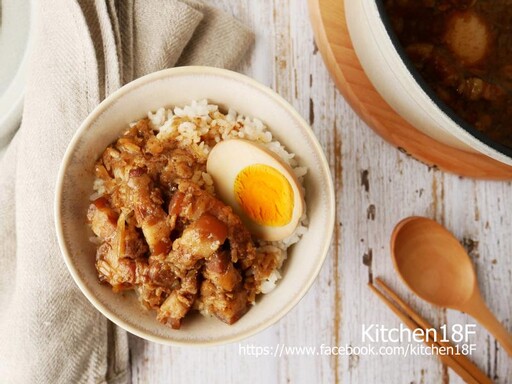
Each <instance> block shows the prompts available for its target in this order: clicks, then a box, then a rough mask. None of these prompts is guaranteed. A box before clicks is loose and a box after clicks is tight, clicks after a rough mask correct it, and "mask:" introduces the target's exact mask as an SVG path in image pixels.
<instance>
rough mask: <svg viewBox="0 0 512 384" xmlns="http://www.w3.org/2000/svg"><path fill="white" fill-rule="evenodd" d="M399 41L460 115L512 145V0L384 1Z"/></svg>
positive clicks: (483, 131) (486, 132)
mask: <svg viewBox="0 0 512 384" xmlns="http://www.w3.org/2000/svg"><path fill="white" fill-rule="evenodd" d="M383 3H384V7H385V9H386V12H387V14H388V16H389V18H390V20H391V25H392V28H393V30H394V31H395V33H396V35H397V37H398V40H399V41H400V43H401V45H402V46H403V48H404V49H405V51H406V53H407V55H408V56H409V58H410V59H411V61H412V62H413V64H414V66H415V67H416V69H417V70H418V71H419V73H420V74H421V76H422V77H423V79H424V80H425V81H426V83H427V84H428V85H429V86H430V87H431V88H432V90H433V91H434V92H435V93H436V94H437V96H438V97H439V98H440V99H441V100H442V101H443V102H444V103H445V104H447V105H448V106H449V107H450V108H451V109H452V110H453V111H454V112H455V113H456V114H457V115H458V116H460V117H461V118H462V119H463V120H465V121H466V122H467V123H469V124H471V125H472V126H474V127H475V128H476V129H477V130H479V131H480V132H482V133H484V134H485V135H487V136H488V137H489V138H491V139H492V140H494V141H496V142H498V143H500V144H503V145H505V146H507V147H510V148H512V0H383Z"/></svg>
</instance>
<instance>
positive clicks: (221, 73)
mask: <svg viewBox="0 0 512 384" xmlns="http://www.w3.org/2000/svg"><path fill="white" fill-rule="evenodd" d="M203 98H207V99H208V100H209V102H211V103H214V104H218V105H220V106H221V107H222V108H227V107H230V108H234V109H235V110H237V111H238V112H239V113H242V114H245V115H249V116H253V117H257V118H259V119H261V120H262V121H263V122H264V123H266V124H267V125H268V126H269V128H270V130H271V131H272V133H273V135H274V136H275V137H276V138H277V139H278V140H280V141H281V143H282V144H283V145H285V146H286V147H287V149H288V150H289V151H291V152H294V153H295V154H296V156H297V158H298V159H299V161H300V163H301V165H304V166H306V167H308V174H307V176H306V178H305V182H304V183H305V188H306V196H305V198H306V203H307V213H308V217H309V230H308V232H307V234H306V235H305V236H304V237H303V238H302V239H301V241H300V242H298V243H297V244H295V245H294V246H293V247H292V248H290V249H289V252H288V259H287V260H286V262H285V265H284V267H283V278H282V279H281V280H280V281H279V282H278V284H277V286H276V288H275V289H274V290H273V291H272V292H271V293H269V294H267V295H263V296H260V297H259V299H258V300H257V303H256V305H254V306H253V307H252V308H251V309H250V310H249V312H248V313H247V314H246V315H245V316H244V317H242V318H241V319H240V320H239V321H238V322H237V323H235V324H233V325H226V324H224V323H222V322H221V321H220V320H218V319H216V318H206V317H203V316H200V315H198V314H189V316H187V318H186V319H185V321H184V322H183V325H182V328H181V329H180V330H173V329H170V328H168V327H166V326H164V325H162V324H160V323H158V321H157V320H156V317H155V312H152V311H145V310H143V309H142V307H141V305H140V304H139V302H138V301H137V298H136V296H135V294H134V293H133V292H126V293H124V294H122V295H121V294H114V293H113V292H112V291H111V289H110V287H108V286H105V285H101V284H99V282H98V278H97V275H96V269H95V266H94V260H95V251H96V246H95V245H94V244H92V243H91V242H90V241H89V238H90V237H91V236H92V232H91V230H90V229H89V227H88V225H87V223H86V212H87V208H88V205H89V196H90V195H91V194H92V192H93V190H92V186H93V180H94V164H95V162H96V159H97V158H98V157H99V155H100V154H101V153H102V151H103V150H104V149H105V148H106V147H107V146H108V145H109V144H110V143H112V142H113V141H114V140H115V139H116V138H118V137H119V136H120V135H121V134H122V133H123V132H124V131H125V130H126V129H127V127H128V124H129V123H130V122H132V121H135V120H138V119H140V118H143V117H145V116H146V115H147V111H149V110H156V109H158V108H159V107H161V106H175V105H178V106H183V105H185V104H189V103H190V102H191V101H192V100H199V99H203ZM334 211H335V206H334V190H333V184H332V180H331V175H330V172H329V167H328V164H327V161H326V159H325V156H324V154H323V152H322V148H321V147H320V145H319V143H318V141H317V140H316V138H315V136H314V134H313V132H312V131H311V129H310V127H309V126H308V124H307V123H306V122H305V121H304V120H303V119H302V118H301V116H300V115H299V114H298V113H297V112H296V111H295V110H294V109H293V108H292V107H291V106H290V105H289V104H288V103H287V102H286V101H285V100H284V99H282V98H281V97H280V96H279V95H277V94H276V93H275V92H273V91H272V90H270V89H268V88H267V87H264V86H263V85H261V84H259V83H258V82H256V81H254V80H252V79H250V78H248V77H246V76H243V75H241V74H238V73H235V72H231V71H227V70H222V69H216V68H209V67H182V68H173V69H168V70H164V71H160V72H155V73H153V74H150V75H147V76H145V77H142V78H140V79H138V80H135V81H133V82H131V83H129V84H127V85H126V86H124V87H122V88H121V89H119V90H118V91H116V92H114V93H113V94H112V95H110V96H109V97H108V98H107V99H106V100H104V101H103V102H102V103H101V104H100V105H99V106H98V107H97V108H96V109H95V110H94V111H93V112H92V113H91V114H90V115H89V116H88V117H87V119H86V120H85V121H84V122H83V124H82V125H81V126H80V128H79V129H78V131H77V132H76V134H75V136H74V137H73V139H72V141H71V143H70V144H69V147H68V149H67V151H66V154H65V156H64V159H63V161H62V165H61V169H60V173H59V178H58V182H57V189H56V199H55V222H56V227H57V235H58V240H59V244H60V248H61V251H62V254H63V256H64V260H65V262H66V264H67V266H68V268H69V271H70V273H71V275H72V276H73V278H74V280H75V282H76V284H77V285H78V286H79V287H80V289H81V290H82V292H83V293H84V295H85V296H86V297H87V298H88V299H89V301H90V302H91V303H92V304H93V305H94V306H95V307H96V308H97V309H98V310H99V311H100V312H102V313H103V314H104V315H105V316H106V317H108V318H109V319H110V320H111V321H113V322H114V323H116V324H117V325H119V326H120V327H122V328H124V329H126V330H127V331H129V332H131V333H133V334H135V335H137V336H140V337H142V338H144V339H147V340H151V341H155V342H159V343H164V344H174V345H212V344H222V343H228V342H234V341H237V340H241V339H243V338H246V337H248V336H251V335H253V334H255V333H257V332H259V331H261V330H263V329H265V328H267V327H269V326H270V325H272V324H274V323H275V322H277V321H278V320H279V319H281V318H282V317H283V316H284V315H285V314H286V313H287V312H288V311H290V310H291V309H292V308H293V307H294V306H295V305H296V304H297V303H298V302H299V300H300V299H301V298H302V296H303V295H304V294H305V293H306V292H307V291H308V289H309V288H310V287H311V285H312V284H313V281H314V280H315V278H316V276H317V274H318V272H319V271H320V268H321V266H322V264H323V261H324V259H325V257H326V254H327V251H328V249H329V245H330V240H331V235H332V231H333V226H334Z"/></svg>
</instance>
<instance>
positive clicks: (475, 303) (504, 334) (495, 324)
mask: <svg viewBox="0 0 512 384" xmlns="http://www.w3.org/2000/svg"><path fill="white" fill-rule="evenodd" d="M464 312H467V313H468V314H470V315H471V316H473V317H474V318H475V319H476V320H477V321H478V322H479V323H480V324H481V325H482V326H483V327H484V328H486V329H487V330H488V331H489V332H490V333H491V334H492V335H493V336H494V337H495V338H496V340H498V341H499V343H500V344H501V346H502V347H503V349H504V350H505V351H507V353H508V355H509V356H512V335H511V334H510V333H509V332H508V331H507V329H506V328H505V327H504V326H503V325H502V324H501V323H500V322H499V321H498V319H496V316H494V314H493V313H492V312H491V311H490V309H489V308H488V307H487V305H486V304H485V302H484V300H483V299H482V297H481V296H480V294H478V293H477V294H475V295H474V296H473V299H472V300H471V302H470V304H469V305H468V306H467V307H466V309H465V311H464Z"/></svg>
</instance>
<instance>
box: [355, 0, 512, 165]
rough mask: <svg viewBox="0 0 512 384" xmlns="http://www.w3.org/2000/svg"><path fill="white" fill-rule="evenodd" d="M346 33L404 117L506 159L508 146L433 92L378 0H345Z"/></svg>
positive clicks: (453, 142)
mask: <svg viewBox="0 0 512 384" xmlns="http://www.w3.org/2000/svg"><path fill="white" fill-rule="evenodd" d="M345 13H346V21H347V26H348V29H349V33H350V39H351V41H352V43H353V45H354V49H355V51H356V54H357V57H358V58H359V61H360V62H361V65H362V67H363V69H364V71H365V73H366V74H367V76H368V78H369V79H370V81H371V82H372V84H373V85H374V87H375V88H376V90H377V91H378V92H379V94H380V95H381V96H382V97H383V98H384V99H385V100H386V101H387V103H388V104H389V105H390V106H391V107H392V108H393V109H394V110H395V111H396V112H397V113H398V114H399V115H401V116H402V117H403V118H404V119H405V120H407V121H408V122H409V123H410V124H412V125H413V126H414V127H416V128H418V129H419V130H421V131H422V132H423V133H425V134H427V135H429V136H430V137H432V138H434V139H435V140H437V141H440V142H442V143H444V144H447V145H449V146H452V147H455V148H458V149H462V150H466V151H468V152H474V153H477V152H479V153H482V154H484V155H486V156H489V157H491V158H493V159H496V160H498V161H501V162H503V163H505V164H509V165H512V150H511V149H510V148H507V147H505V146H503V145H500V144H498V143H495V142H493V141H492V140H490V139H488V138H487V137H486V136H485V135H483V134H481V133H480V132H478V131H477V130H476V129H475V128H474V127H472V126H471V125H469V124H467V123H465V122H464V121H463V120H462V119H461V118H459V117H458V116H457V115H456V114H455V113H454V112H453V111H451V109H449V108H448V107H446V106H445V105H444V103H442V102H441V101H440V100H439V99H438V98H437V97H436V95H435V93H434V92H433V91H431V90H430V88H429V87H428V86H427V84H426V83H425V82H424V81H423V80H422V79H421V76H420V75H419V74H418V72H417V71H416V70H415V68H414V66H413V64H412V63H411V62H410V61H409V59H408V58H407V56H406V55H405V52H404V50H403V49H402V48H401V47H400V44H399V42H398V40H397V39H396V38H395V36H394V33H393V32H392V28H391V26H390V23H389V22H388V19H387V17H385V16H384V15H385V11H384V7H383V4H382V0H345Z"/></svg>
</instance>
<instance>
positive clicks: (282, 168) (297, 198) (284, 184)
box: [206, 139, 304, 241]
mask: <svg viewBox="0 0 512 384" xmlns="http://www.w3.org/2000/svg"><path fill="white" fill-rule="evenodd" d="M206 168H207V171H208V173H209V174H210V175H211V177H212V178H213V182H214V185H215V191H216V193H217V195H218V197H219V198H220V199H221V200H223V201H224V202H225V203H226V204H228V205H230V206H231V207H232V208H233V210H234V211H235V212H236V213H237V214H238V215H239V216H240V218H241V219H242V221H243V222H244V224H245V225H246V226H247V228H248V229H249V231H251V233H252V234H254V235H255V236H257V237H259V238H260V239H263V240H270V241H276V240H282V239H284V238H286V237H288V236H290V235H291V234H292V233H293V231H294V230H295V228H296V227H297V224H298V223H299V220H300V218H301V216H302V213H303V211H304V197H303V193H302V189H301V187H300V184H299V181H298V180H297V177H296V176H295V174H294V172H293V170H292V168H291V167H290V166H289V165H288V164H286V163H285V162H284V161H283V160H282V159H281V158H280V157H279V156H278V155H277V154H275V153H274V152H272V151H270V150H268V149H267V148H265V147H264V146H262V145H261V144H258V143H255V142H252V141H247V140H241V139H231V140H226V141H222V142H220V143H218V144H217V145H215V146H214V147H213V149H212V150H211V152H210V155H209V156H208V161H207V164H206Z"/></svg>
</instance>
